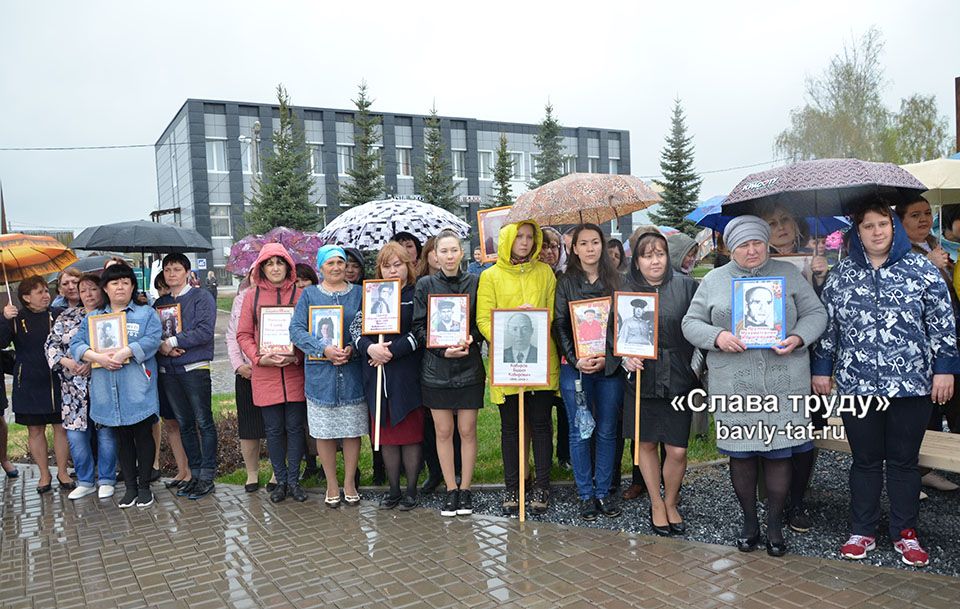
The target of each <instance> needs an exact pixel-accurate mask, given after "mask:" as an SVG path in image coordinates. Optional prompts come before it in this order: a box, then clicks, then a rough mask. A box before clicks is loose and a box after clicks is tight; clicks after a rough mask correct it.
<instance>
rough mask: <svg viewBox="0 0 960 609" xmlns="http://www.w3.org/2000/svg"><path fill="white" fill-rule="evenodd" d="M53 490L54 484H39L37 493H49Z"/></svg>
mask: <svg viewBox="0 0 960 609" xmlns="http://www.w3.org/2000/svg"><path fill="white" fill-rule="evenodd" d="M51 490H53V485H52V484H44V485H43V486H39V485H38V486H37V494H39V495H42V494H44V493H49V492H50V491H51Z"/></svg>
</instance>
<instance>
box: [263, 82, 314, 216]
mask: <svg viewBox="0 0 960 609" xmlns="http://www.w3.org/2000/svg"><path fill="white" fill-rule="evenodd" d="M277 101H278V102H279V104H280V129H278V130H277V131H274V133H273V153H272V154H265V155H264V156H263V175H262V176H261V177H256V178H255V179H254V182H253V196H252V197H250V207H251V209H250V211H249V212H248V213H247V214H246V226H247V230H248V231H250V232H251V233H265V232H267V231H269V230H270V229H272V228H275V227H277V226H286V227H289V228H295V229H299V230H312V229H314V228H315V227H316V225H317V221H318V220H319V217H318V216H317V210H316V208H315V207H314V206H313V204H311V203H310V195H311V194H312V193H313V177H312V176H311V175H310V150H309V149H308V148H307V144H306V140H305V139H304V133H303V126H302V124H301V123H300V121H299V120H298V119H297V117H296V116H295V115H294V113H293V112H292V111H291V109H290V96H289V95H287V90H286V89H285V88H284V87H283V85H277Z"/></svg>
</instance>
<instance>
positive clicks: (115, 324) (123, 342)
mask: <svg viewBox="0 0 960 609" xmlns="http://www.w3.org/2000/svg"><path fill="white" fill-rule="evenodd" d="M87 324H89V325H88V326H87V328H88V330H89V332H90V348H91V349H93V351H94V353H101V354H103V355H111V354H113V353H116V352H117V351H119V350H120V349H123V348H124V347H126V346H127V314H126V313H125V312H124V311H119V312H117V313H105V314H103V315H91V316H89V317H87ZM92 367H94V368H99V367H100V364H97V363H94V364H93V365H92Z"/></svg>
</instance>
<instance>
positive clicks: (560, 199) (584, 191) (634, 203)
mask: <svg viewBox="0 0 960 609" xmlns="http://www.w3.org/2000/svg"><path fill="white" fill-rule="evenodd" d="M661 201H663V199H662V198H661V197H660V195H658V194H657V193H656V192H655V191H654V190H653V189H652V188H650V187H649V186H647V184H646V183H645V182H644V181H643V180H641V179H640V178H638V177H635V176H631V175H620V174H609V173H571V174H568V175H565V176H563V177H562V178H559V179H556V180H554V181H552V182H548V183H546V184H544V185H543V186H540V187H539V188H534V189H533V190H531V191H528V192H525V193H523V194H522V195H520V196H519V197H518V198H517V202H516V203H514V204H513V209H511V210H510V213H509V214H507V218H506V221H507V223H510V222H519V221H521V220H536V221H537V222H539V223H541V224H549V225H557V224H583V223H584V222H592V223H594V224H603V223H604V222H607V221H608V220H613V219H614V218H619V217H621V216H625V215H627V214H630V213H633V212H635V211H639V210H641V209H646V208H647V207H650V206H651V205H654V204H656V203H660V202H661Z"/></svg>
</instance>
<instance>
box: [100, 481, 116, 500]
mask: <svg viewBox="0 0 960 609" xmlns="http://www.w3.org/2000/svg"><path fill="white" fill-rule="evenodd" d="M113 490H114V489H113V485H112V484H103V485H101V486H100V489H99V490H98V491H97V497H99V498H100V499H109V498H110V497H113Z"/></svg>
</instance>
